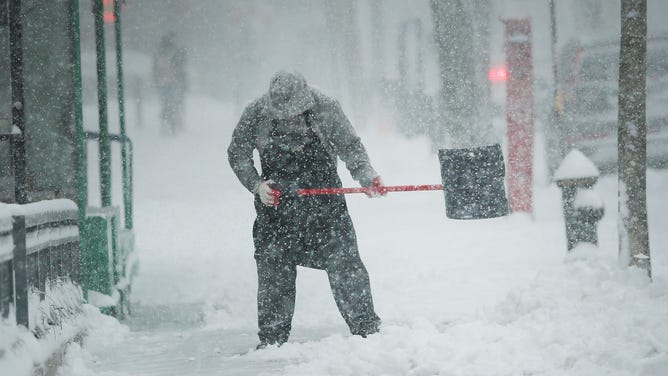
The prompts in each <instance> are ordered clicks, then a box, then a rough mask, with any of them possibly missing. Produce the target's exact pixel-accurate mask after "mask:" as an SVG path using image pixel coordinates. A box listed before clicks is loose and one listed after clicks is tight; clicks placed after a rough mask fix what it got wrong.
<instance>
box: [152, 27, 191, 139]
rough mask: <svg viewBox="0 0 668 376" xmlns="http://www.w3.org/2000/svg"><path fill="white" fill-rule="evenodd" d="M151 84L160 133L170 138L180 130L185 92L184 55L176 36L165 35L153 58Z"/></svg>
mask: <svg viewBox="0 0 668 376" xmlns="http://www.w3.org/2000/svg"><path fill="white" fill-rule="evenodd" d="M153 81H154V84H155V87H156V89H157V90H158V94H159V96H160V104H161V110H160V111H161V112H160V119H161V121H162V129H163V131H165V132H167V133H170V134H173V133H175V132H177V131H179V130H181V129H182V128H183V105H184V104H183V102H184V96H185V92H186V89H187V81H186V52H185V49H184V48H183V47H181V46H180V45H179V44H178V43H177V41H176V34H175V33H174V32H169V33H167V34H165V35H164V36H163V37H162V38H161V39H160V43H159V44H158V49H157V50H156V51H155V54H154V56H153Z"/></svg>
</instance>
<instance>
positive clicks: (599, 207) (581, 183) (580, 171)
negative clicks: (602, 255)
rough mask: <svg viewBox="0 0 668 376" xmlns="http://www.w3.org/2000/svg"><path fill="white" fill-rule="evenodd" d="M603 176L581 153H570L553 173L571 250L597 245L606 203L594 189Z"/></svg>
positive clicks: (574, 151)
mask: <svg viewBox="0 0 668 376" xmlns="http://www.w3.org/2000/svg"><path fill="white" fill-rule="evenodd" d="M599 175H600V173H599V170H598V168H597V167H596V166H595V165H594V163H593V162H592V161H591V160H589V158H587V157H586V156H585V155H584V154H582V152H580V151H579V150H575V149H574V150H571V152H570V153H568V155H566V158H564V160H563V161H562V162H561V165H559V168H558V169H557V171H555V173H554V180H555V181H556V183H557V186H558V187H559V188H561V199H562V204H563V209H564V222H565V223H566V240H567V242H568V250H569V251H570V250H572V249H573V248H575V246H577V245H578V244H579V243H583V242H586V243H591V244H594V245H598V234H597V225H598V222H599V221H600V220H601V218H603V214H604V206H603V200H601V198H600V196H599V195H598V194H597V193H596V192H595V191H594V190H593V189H592V187H593V186H594V184H596V182H597V181H598V177H599Z"/></svg>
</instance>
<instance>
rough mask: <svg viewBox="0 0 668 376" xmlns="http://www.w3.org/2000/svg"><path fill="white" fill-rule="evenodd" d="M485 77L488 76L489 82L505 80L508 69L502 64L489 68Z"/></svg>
mask: <svg viewBox="0 0 668 376" xmlns="http://www.w3.org/2000/svg"><path fill="white" fill-rule="evenodd" d="M487 78H489V80H490V81H491V82H506V81H507V80H508V69H506V67H503V66H502V67H492V68H489V71H488V72H487Z"/></svg>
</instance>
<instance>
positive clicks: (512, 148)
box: [504, 18, 534, 213]
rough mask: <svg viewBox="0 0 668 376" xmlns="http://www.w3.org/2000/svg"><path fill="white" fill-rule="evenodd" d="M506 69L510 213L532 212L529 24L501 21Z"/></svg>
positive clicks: (531, 82) (531, 110)
mask: <svg viewBox="0 0 668 376" xmlns="http://www.w3.org/2000/svg"><path fill="white" fill-rule="evenodd" d="M504 23H505V26H506V44H505V52H506V59H507V65H508V72H509V74H508V81H507V84H506V85H507V86H506V91H507V99H506V120H507V122H508V172H509V174H508V191H509V193H510V207H511V209H512V211H514V212H527V213H532V212H533V170H532V161H533V128H534V113H533V64H532V61H531V20H530V19H528V18H522V19H513V20H504Z"/></svg>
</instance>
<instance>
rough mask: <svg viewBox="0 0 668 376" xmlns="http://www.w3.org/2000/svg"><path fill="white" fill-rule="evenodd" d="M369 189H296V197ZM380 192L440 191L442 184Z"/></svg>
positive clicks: (385, 188)
mask: <svg viewBox="0 0 668 376" xmlns="http://www.w3.org/2000/svg"><path fill="white" fill-rule="evenodd" d="M373 190H374V188H371V187H358V188H313V189H298V190H297V196H315V195H342V194H348V193H366V192H369V191H373ZM380 190H381V191H382V192H409V191H441V190H443V185H442V184H425V185H385V186H382V187H381V188H380Z"/></svg>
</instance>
